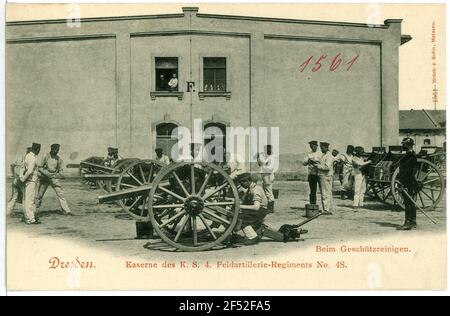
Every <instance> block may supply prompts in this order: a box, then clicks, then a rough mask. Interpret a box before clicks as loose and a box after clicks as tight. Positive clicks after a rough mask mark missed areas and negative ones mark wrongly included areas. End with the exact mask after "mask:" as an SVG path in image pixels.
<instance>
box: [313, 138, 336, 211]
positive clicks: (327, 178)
mask: <svg viewBox="0 0 450 316" xmlns="http://www.w3.org/2000/svg"><path fill="white" fill-rule="evenodd" d="M329 147H330V144H329V143H326V142H321V143H320V151H321V152H322V154H323V156H322V158H321V159H320V162H319V163H315V165H316V167H317V173H318V175H319V184H320V195H321V198H322V208H323V210H322V212H323V214H324V215H331V214H333V213H332V212H331V209H332V207H333V206H332V204H333V203H332V199H333V162H334V157H333V155H332V154H331V152H330V150H329V149H328V148H329Z"/></svg>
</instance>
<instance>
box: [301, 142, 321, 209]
mask: <svg viewBox="0 0 450 316" xmlns="http://www.w3.org/2000/svg"><path fill="white" fill-rule="evenodd" d="M309 147H310V148H311V152H310V153H309V154H308V155H306V157H305V159H304V160H303V165H304V166H308V183H309V203H310V204H316V201H317V198H316V194H317V184H318V183H319V176H318V174H317V166H316V163H318V162H320V159H322V152H320V151H319V150H317V148H318V143H317V141H316V140H312V141H310V142H309Z"/></svg>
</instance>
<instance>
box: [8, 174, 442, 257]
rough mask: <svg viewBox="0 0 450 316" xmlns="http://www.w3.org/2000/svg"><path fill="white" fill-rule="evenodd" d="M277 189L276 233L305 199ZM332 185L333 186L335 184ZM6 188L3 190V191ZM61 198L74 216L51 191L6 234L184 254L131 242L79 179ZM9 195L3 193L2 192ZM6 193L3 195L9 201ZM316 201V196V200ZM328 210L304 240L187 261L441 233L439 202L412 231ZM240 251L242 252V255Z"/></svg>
mask: <svg viewBox="0 0 450 316" xmlns="http://www.w3.org/2000/svg"><path fill="white" fill-rule="evenodd" d="M274 187H275V188H276V189H279V190H280V195H279V199H278V200H276V205H275V208H276V210H275V213H274V214H270V215H268V216H267V218H266V223H267V224H268V225H270V226H272V227H274V228H276V229H278V228H279V227H280V226H281V225H282V224H286V223H290V224H293V223H298V222H300V221H302V220H304V219H305V217H304V214H305V211H304V205H305V204H306V203H307V199H308V184H307V183H306V182H299V181H295V182H293V181H285V182H276V183H275V186H274ZM336 187H337V188H338V187H339V186H338V184H337V182H336ZM7 188H9V186H8V187H7ZM63 188H64V190H65V194H66V198H67V200H68V202H69V204H70V207H71V208H72V211H73V213H74V214H75V216H64V215H61V214H59V203H58V201H57V199H56V196H55V194H54V192H53V191H52V189H51V188H49V190H48V191H47V193H46V196H45V197H44V200H43V203H42V207H41V213H40V219H41V222H42V224H41V225H25V224H24V223H23V222H21V217H22V213H21V212H22V206H21V205H20V204H18V205H16V208H15V213H14V214H13V216H12V217H8V219H7V230H8V231H9V232H11V231H20V232H26V233H27V234H29V236H30V237H33V238H36V239H39V238H41V237H47V238H48V237H50V236H53V237H54V238H58V239H63V240H70V241H73V242H76V243H79V244H80V245H83V246H84V245H85V246H86V247H89V248H92V250H93V251H95V249H98V250H106V251H108V252H111V253H112V254H113V255H114V256H119V255H120V256H129V257H130V258H134V257H139V258H160V257H162V253H164V258H169V259H178V258H181V257H184V258H185V257H186V254H185V253H184V254H183V253H180V252H177V251H174V250H173V249H171V248H169V247H167V246H166V245H165V244H164V243H162V242H161V240H158V239H153V240H150V239H149V240H138V239H136V238H135V237H136V228H135V221H134V220H131V219H130V218H129V217H128V216H127V215H126V214H125V213H124V212H123V211H122V210H121V208H120V207H118V206H116V205H115V204H98V203H97V197H98V195H99V194H100V191H99V190H89V189H88V187H87V186H86V185H83V184H81V182H80V180H76V179H67V180H64V182H63ZM8 191H9V190H8ZM9 194H10V192H8V193H7V196H8V197H9ZM319 199H320V196H319ZM333 203H334V212H333V215H331V216H321V217H319V218H318V219H316V220H314V221H312V222H310V223H308V224H306V225H305V226H304V227H303V228H306V229H308V230H309V233H308V234H305V235H302V237H303V238H304V241H298V242H289V243H278V242H273V241H270V240H263V241H261V242H260V243H259V244H257V245H254V246H246V247H237V248H224V249H221V250H217V251H216V250H214V251H207V252H202V253H199V252H196V253H192V254H191V255H190V256H192V258H193V259H194V258H201V259H209V258H211V259H214V258H218V257H221V256H226V257H228V258H230V257H233V258H239V257H241V256H243V254H246V255H248V254H249V253H251V254H252V255H267V254H276V253H280V252H283V251H287V250H292V248H298V247H302V246H304V245H309V246H311V245H315V244H322V243H323V244H326V243H330V242H348V241H354V240H360V239H367V240H375V239H376V238H379V237H384V236H392V238H393V240H395V238H396V236H404V235H407V234H415V235H416V234H427V233H430V232H431V233H435V232H443V231H445V229H446V211H445V198H444V199H443V200H442V201H441V203H440V205H439V207H438V208H437V209H435V210H434V211H430V212H428V214H429V215H430V216H431V217H433V218H435V219H436V220H437V222H438V223H437V224H436V225H435V224H433V223H431V222H430V221H429V220H428V219H427V218H426V217H425V216H424V215H422V214H421V213H420V212H419V211H418V212H417V213H418V214H417V219H418V225H419V227H418V229H417V230H413V231H397V230H396V229H395V228H396V226H397V225H399V224H402V223H403V218H404V213H403V212H401V211H394V210H392V208H391V207H390V206H389V205H385V204H383V203H380V202H378V201H374V200H371V199H369V198H367V199H366V206H365V208H363V209H360V210H359V211H357V212H355V211H354V210H353V209H352V208H351V205H352V201H350V200H342V199H341V198H340V196H339V195H337V194H336V195H334V200H333ZM243 249H245V251H242V250H243Z"/></svg>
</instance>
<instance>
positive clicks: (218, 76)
mask: <svg viewBox="0 0 450 316" xmlns="http://www.w3.org/2000/svg"><path fill="white" fill-rule="evenodd" d="M226 70H227V67H226V58H225V57H204V58H203V91H204V92H208V91H221V92H225V91H227V71H226Z"/></svg>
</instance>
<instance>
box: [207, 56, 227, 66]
mask: <svg viewBox="0 0 450 316" xmlns="http://www.w3.org/2000/svg"><path fill="white" fill-rule="evenodd" d="M203 66H204V67H205V68H225V67H226V58H224V57H205V58H204V59H203Z"/></svg>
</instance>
